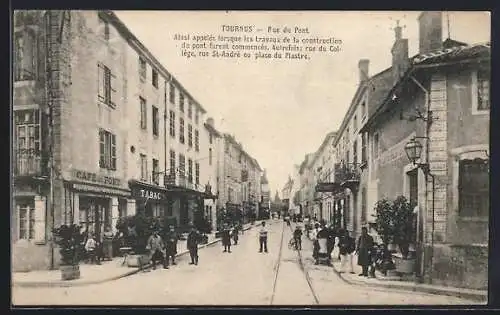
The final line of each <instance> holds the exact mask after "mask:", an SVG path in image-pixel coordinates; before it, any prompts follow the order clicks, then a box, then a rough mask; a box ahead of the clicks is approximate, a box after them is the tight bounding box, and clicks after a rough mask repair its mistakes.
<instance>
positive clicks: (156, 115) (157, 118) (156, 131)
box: [153, 106, 160, 136]
mask: <svg viewBox="0 0 500 315" xmlns="http://www.w3.org/2000/svg"><path fill="white" fill-rule="evenodd" d="M159 130H160V115H159V113H158V107H156V106H153V135H154V136H158V134H159Z"/></svg>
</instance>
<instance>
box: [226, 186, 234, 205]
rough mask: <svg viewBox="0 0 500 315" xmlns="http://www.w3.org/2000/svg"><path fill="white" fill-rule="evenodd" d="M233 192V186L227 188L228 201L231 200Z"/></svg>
mask: <svg viewBox="0 0 500 315" xmlns="http://www.w3.org/2000/svg"><path fill="white" fill-rule="evenodd" d="M232 192H233V190H232V189H231V188H228V189H227V201H228V202H231V199H232V198H231V197H232Z"/></svg>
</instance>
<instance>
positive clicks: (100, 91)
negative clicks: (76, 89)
mask: <svg viewBox="0 0 500 315" xmlns="http://www.w3.org/2000/svg"><path fill="white" fill-rule="evenodd" d="M97 85H98V92H97V94H98V96H99V100H101V101H103V100H104V74H103V67H102V65H101V64H98V65H97Z"/></svg>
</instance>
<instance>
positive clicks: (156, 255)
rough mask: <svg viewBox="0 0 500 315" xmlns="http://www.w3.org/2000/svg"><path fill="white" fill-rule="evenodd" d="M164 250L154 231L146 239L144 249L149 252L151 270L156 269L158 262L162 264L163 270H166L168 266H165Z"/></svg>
mask: <svg viewBox="0 0 500 315" xmlns="http://www.w3.org/2000/svg"><path fill="white" fill-rule="evenodd" d="M164 248H165V244H164V243H163V240H162V239H161V236H160V235H159V233H158V230H154V232H153V235H151V236H150V237H149V239H148V245H147V247H146V249H148V250H149V251H150V253H151V254H152V255H151V263H152V264H153V270H155V269H156V263H157V262H158V261H160V262H162V263H163V268H165V269H168V265H167V264H165V258H164V257H165V256H164V253H163V251H164Z"/></svg>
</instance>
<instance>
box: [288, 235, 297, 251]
mask: <svg viewBox="0 0 500 315" xmlns="http://www.w3.org/2000/svg"><path fill="white" fill-rule="evenodd" d="M288 249H290V250H298V249H299V247H298V244H297V242H296V241H295V239H294V238H291V239H290V240H289V241H288Z"/></svg>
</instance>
